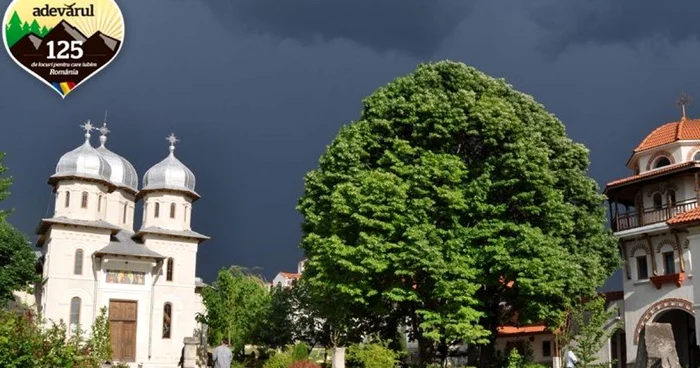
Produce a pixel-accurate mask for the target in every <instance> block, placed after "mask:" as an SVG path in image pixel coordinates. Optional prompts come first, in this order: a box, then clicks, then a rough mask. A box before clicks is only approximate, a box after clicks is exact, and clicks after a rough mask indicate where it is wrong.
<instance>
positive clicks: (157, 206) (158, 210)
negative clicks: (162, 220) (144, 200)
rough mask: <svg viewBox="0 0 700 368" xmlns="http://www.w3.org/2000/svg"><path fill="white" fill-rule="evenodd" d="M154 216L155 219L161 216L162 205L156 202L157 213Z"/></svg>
mask: <svg viewBox="0 0 700 368" xmlns="http://www.w3.org/2000/svg"><path fill="white" fill-rule="evenodd" d="M153 216H154V217H155V218H158V216H160V203H157V202H156V209H155V213H154V214H153Z"/></svg>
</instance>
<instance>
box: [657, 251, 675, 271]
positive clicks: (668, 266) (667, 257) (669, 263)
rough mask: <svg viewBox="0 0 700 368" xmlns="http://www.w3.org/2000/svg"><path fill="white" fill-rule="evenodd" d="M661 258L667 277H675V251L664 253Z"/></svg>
mask: <svg viewBox="0 0 700 368" xmlns="http://www.w3.org/2000/svg"><path fill="white" fill-rule="evenodd" d="M661 256H662V257H663V260H664V273H665V274H666V275H673V274H674V273H676V262H675V259H674V257H673V251H671V252H664V253H663V254H662V255H661Z"/></svg>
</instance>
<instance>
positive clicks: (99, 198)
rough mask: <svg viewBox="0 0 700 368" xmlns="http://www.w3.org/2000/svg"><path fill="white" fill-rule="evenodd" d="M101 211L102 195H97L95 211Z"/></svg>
mask: <svg viewBox="0 0 700 368" xmlns="http://www.w3.org/2000/svg"><path fill="white" fill-rule="evenodd" d="M100 211H102V196H98V197H97V212H100Z"/></svg>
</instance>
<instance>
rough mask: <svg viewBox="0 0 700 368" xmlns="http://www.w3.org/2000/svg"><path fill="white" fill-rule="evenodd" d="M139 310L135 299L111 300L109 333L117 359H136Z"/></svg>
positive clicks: (114, 357) (126, 360) (114, 355)
mask: <svg viewBox="0 0 700 368" xmlns="http://www.w3.org/2000/svg"><path fill="white" fill-rule="evenodd" d="M137 311H138V305H137V303H136V302H135V301H126V300H110V301H109V335H110V340H111V341H112V359H113V360H115V361H118V362H135V361H136V323H137V320H138V317H137V315H138V313H137Z"/></svg>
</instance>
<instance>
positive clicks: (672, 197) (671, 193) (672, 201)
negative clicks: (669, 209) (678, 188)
mask: <svg viewBox="0 0 700 368" xmlns="http://www.w3.org/2000/svg"><path fill="white" fill-rule="evenodd" d="M668 201H669V204H670V205H671V206H675V205H676V192H675V191H673V190H669V191H668Z"/></svg>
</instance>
